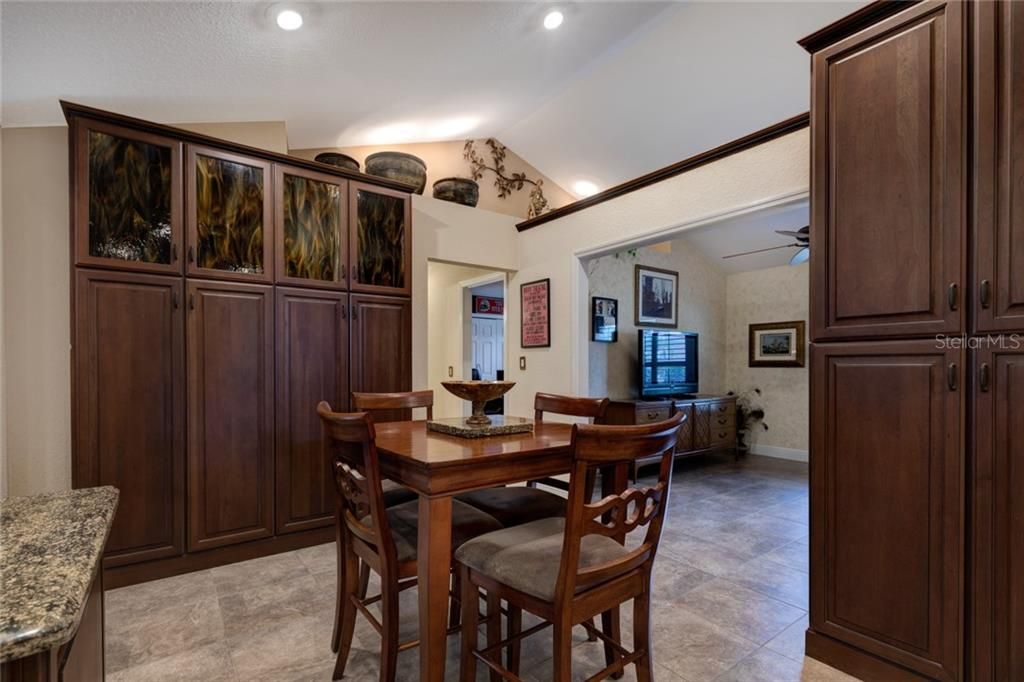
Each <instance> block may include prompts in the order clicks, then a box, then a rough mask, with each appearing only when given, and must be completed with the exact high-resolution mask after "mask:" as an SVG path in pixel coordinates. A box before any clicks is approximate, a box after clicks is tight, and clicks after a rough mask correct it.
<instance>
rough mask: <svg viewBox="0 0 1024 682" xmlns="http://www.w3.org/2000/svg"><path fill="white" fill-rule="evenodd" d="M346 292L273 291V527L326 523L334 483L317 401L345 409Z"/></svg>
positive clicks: (285, 529)
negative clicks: (274, 448) (274, 505)
mask: <svg viewBox="0 0 1024 682" xmlns="http://www.w3.org/2000/svg"><path fill="white" fill-rule="evenodd" d="M347 306H348V294H345V293H342V292H333V291H310V290H303V289H286V288H278V289H277V311H276V312H277V334H276V337H277V401H276V402H277V451H276V461H277V476H276V479H277V498H276V509H277V532H278V533H286V532H291V531H297V530H304V529H306V528H313V527H318V526H324V525H330V524H331V522H332V515H333V512H334V482H333V479H332V477H331V476H330V467H329V463H328V461H327V459H326V456H325V452H324V449H323V433H322V428H323V427H322V425H321V423H320V418H319V417H318V416H317V413H316V405H317V403H319V402H320V401H321V400H326V401H328V402H329V403H330V404H331V406H332V407H333V408H334V409H335V410H337V411H339V412H344V411H346V410H348V405H349V391H348V314H347Z"/></svg>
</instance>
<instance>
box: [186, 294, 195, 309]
mask: <svg viewBox="0 0 1024 682" xmlns="http://www.w3.org/2000/svg"><path fill="white" fill-rule="evenodd" d="M188 309H189V310H195V309H196V295H195V294H189V295H188Z"/></svg>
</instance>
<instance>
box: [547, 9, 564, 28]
mask: <svg viewBox="0 0 1024 682" xmlns="http://www.w3.org/2000/svg"><path fill="white" fill-rule="evenodd" d="M563 21H565V17H564V16H563V15H562V13H561V12H559V11H558V10H557V9H556V10H554V11H551V12H548V14H547V16H546V17H544V28H546V29H547V30H549V31H553V30H555V29H556V28H558V27H559V26H561V25H562V22H563Z"/></svg>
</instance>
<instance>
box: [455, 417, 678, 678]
mask: <svg viewBox="0 0 1024 682" xmlns="http://www.w3.org/2000/svg"><path fill="white" fill-rule="evenodd" d="M686 418H687V415H686V413H683V412H679V413H676V414H675V415H673V416H672V417H670V418H669V419H667V420H665V421H661V422H655V423H652V424H644V425H640V426H604V425H584V424H577V425H575V426H574V427H573V431H572V451H573V463H572V478H571V479H570V483H569V502H568V513H567V515H566V517H565V518H561V517H554V518H550V519H542V520H539V521H534V522H532V523H529V524H524V525H521V526H516V527H513V528H506V529H503V530H500V531H495V532H493V533H488V534H486V535H481V536H480V537H477V538H475V539H474V540H471V541H469V542H467V543H465V544H463V545H462V546H461V547H460V548H459V549H458V551H456V553H455V559H456V562H457V570H459V571H460V575H461V582H462V590H463V599H462V666H461V679H462V680H463V682H473V681H474V680H475V679H476V663H477V661H478V660H479V661H481V662H483V663H484V664H485V665H486V666H487V667H489V668H490V669H491V670H492V671H493V673H495V674H497V675H500V676H502V677H504V678H505V679H510V680H519V679H520V678H519V676H518V668H519V660H518V656H519V646H520V641H521V640H522V639H523V638H524V637H528V636H530V635H532V634H534V633H536V632H539V631H540V630H542V629H544V628H546V627H548V626H551V627H552V629H553V633H552V635H553V641H554V658H553V665H554V669H553V673H552V679H553V680H554V682H568V681H569V680H570V679H571V674H572V628H573V626H574V625H577V624H583V625H584V627H586V628H587V629H588V630H593V634H594V635H596V636H597V637H599V638H600V639H601V640H602V641H603V642H604V644H605V657H606V666H605V668H604V669H602V670H601V671H600V672H598V673H597V674H595V675H593V676H591V677H589V678H588V680H603V679H606V678H607V677H609V676H612V675H615V674H618V673H621V672H623V671H624V670H625V668H626V667H627V666H629V665H636V673H637V680H638V681H639V682H649V681H650V680H651V679H652V665H653V663H652V655H651V621H650V616H651V614H650V608H651V570H652V567H653V564H654V557H655V554H656V553H657V550H658V543H659V541H660V539H661V529H662V524H663V522H664V518H665V509H666V505H667V503H668V493H669V485H670V483H671V479H672V460H673V455H674V453H675V447H676V442H677V440H678V438H679V429H680V426H681V424H682V423H683V422H684V421H685V420H686ZM652 456H657V457H660V458H661V468H660V471H659V473H658V480H657V482H656V483H655V484H654V485H653V486H644V487H633V488H627V489H626V490H625V491H623V492H622V493H621V494H618V495H609V496H607V497H605V498H604V499H601V500H598V501H596V502H591V501H590V500H589V499H587V498H586V495H585V491H584V488H585V485H586V474H587V472H588V471H590V470H591V469H594V468H596V467H608V466H627V465H628V464H629V463H631V462H633V461H636V460H637V459H639V458H642V457H652ZM643 527H646V531H645V533H644V536H643V539H642V541H640V542H639V544H637V545H636V546H635V547H633V548H628V547H627V546H626V545H625V539H626V536H627V535H628V534H629V533H631V532H634V531H637V530H639V529H641V528H643ZM481 588H482V589H484V590H486V591H487V596H488V599H487V604H488V612H487V617H488V619H490V618H492V613H491V608H492V606H491V605H492V604H494V603H496V602H498V601H499V600H504V601H505V602H507V604H508V612H509V614H508V617H509V626H508V631H507V636H506V638H505V639H504V640H501V641H494V640H493V638H490V637H489V638H488V643H487V646H486V647H484V648H483V649H478V648H477V647H478V645H479V643H478V635H479V632H478V627H479V620H478V619H479V614H478V612H477V608H476V600H475V599H474V597H475V596H476V595H477V594H478V593H479V590H480V589H481ZM630 599H632V600H633V650H632V651H629V650H627V649H626V648H625V646H623V643H622V641H621V636H620V635H619V633H612V634H606V633H603V632H598V631H597V630H596V628H593V626H591V625H589V624H588V621H589V620H590V619H591V618H592V617H593V616H595V615H597V614H602V617H605V616H606V615H609V617H610V614H615V613H616V612H617V610H618V608H619V606H620V605H621V604H622V603H624V602H626V601H628V600H630ZM523 609H525V610H527V611H529V612H530V613H533V614H534V615H536V616H538V617H539V618H541V619H542V621H543V622H541V623H539V624H538V625H536V626H534V627H531V628H529V629H527V630H526V631H522V629H521V627H522V625H521V624H522V610H523ZM506 647H507V648H508V649H509V656H508V663H507V667H503V666H502V665H501V662H500V652H501V649H503V648H506Z"/></svg>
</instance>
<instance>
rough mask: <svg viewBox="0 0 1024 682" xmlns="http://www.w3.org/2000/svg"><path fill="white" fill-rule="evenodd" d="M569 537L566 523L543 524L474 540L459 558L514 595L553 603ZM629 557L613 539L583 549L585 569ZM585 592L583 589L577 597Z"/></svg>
mask: <svg viewBox="0 0 1024 682" xmlns="http://www.w3.org/2000/svg"><path fill="white" fill-rule="evenodd" d="M564 538H565V519H564V518H549V519H541V520H539V521H533V522H532V523H526V524H523V525H521V526H515V527H513V528H505V529H503V530H499V531H495V532H493V533H487V534H486V535H481V536H479V537H477V538H474V539H472V540H470V541H469V542H466V543H465V544H463V545H462V546H461V547H459V549H458V550H457V551H456V552H455V559H456V560H457V561H458V562H460V563H461V564H463V565H464V566H468V567H469V568H470V569H472V570H474V571H476V572H477V573H479V574H480V575H483V576H486V577H488V578H491V579H492V580H496V581H498V582H500V583H501V584H503V585H507V586H508V587H511V588H512V589H514V590H519V591H520V592H525V593H526V594H529V595H532V596H534V597H537V598H538V599H543V600H545V601H551V600H552V599H554V597H555V584H556V583H557V581H558V570H559V567H560V565H561V559H562V544H563V541H564ZM627 553H628V551H627V550H626V548H624V547H623V546H622V545H620V544H619V543H618V542H616V541H615V540H613V539H612V538H609V537H606V536H603V535H587V536H585V537H584V538H583V540H582V542H581V544H580V559H579V568H580V569H581V570H582V569H585V568H589V567H591V566H597V565H598V564H603V563H605V562H607V561H614V560H616V559H620V558H622V557H624V556H625V555H626V554H627ZM582 589H583V586H578V588H577V592H579V591H581V590H582Z"/></svg>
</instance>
